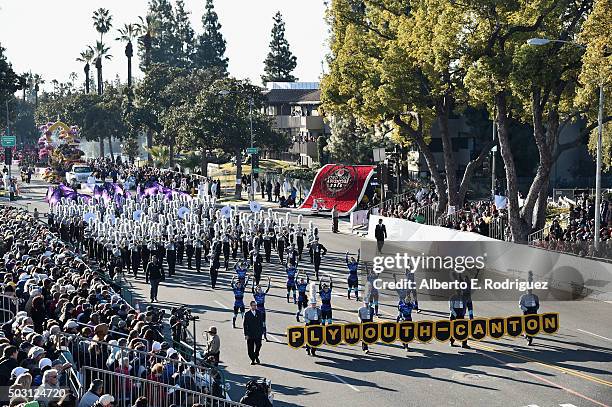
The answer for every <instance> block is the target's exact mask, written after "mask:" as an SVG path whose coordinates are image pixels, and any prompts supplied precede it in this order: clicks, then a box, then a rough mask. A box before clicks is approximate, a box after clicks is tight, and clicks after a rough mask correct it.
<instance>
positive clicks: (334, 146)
mask: <svg viewBox="0 0 612 407" xmlns="http://www.w3.org/2000/svg"><path fill="white" fill-rule="evenodd" d="M330 128H331V136H330V137H329V139H328V140H327V146H326V147H325V151H326V152H328V153H329V154H330V155H331V156H332V157H333V162H338V163H346V164H355V163H370V162H372V159H373V157H372V149H373V148H376V147H386V146H388V147H390V146H391V144H392V143H390V142H389V140H388V139H387V138H386V135H387V133H388V132H389V131H390V129H389V128H388V127H385V126H365V125H363V124H362V123H359V122H358V120H357V119H355V118H354V117H350V116H349V117H334V118H332V119H331V120H330ZM347 140H351V142H350V143H347Z"/></svg>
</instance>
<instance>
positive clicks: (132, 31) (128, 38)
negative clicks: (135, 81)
mask: <svg viewBox="0 0 612 407" xmlns="http://www.w3.org/2000/svg"><path fill="white" fill-rule="evenodd" d="M140 30H141V28H140V25H139V24H125V25H124V26H123V28H120V29H119V30H117V31H118V32H119V37H117V38H116V40H117V41H121V42H125V56H126V57H127V60H128V72H127V83H128V87H129V88H131V87H132V57H133V56H134V47H133V46H132V41H133V40H134V39H135V38H137V37H138V35H140Z"/></svg>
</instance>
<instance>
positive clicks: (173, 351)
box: [166, 348, 178, 357]
mask: <svg viewBox="0 0 612 407" xmlns="http://www.w3.org/2000/svg"><path fill="white" fill-rule="evenodd" d="M176 354H178V352H177V351H176V349H174V348H168V350H167V351H166V356H168V357H171V356H172V355H176Z"/></svg>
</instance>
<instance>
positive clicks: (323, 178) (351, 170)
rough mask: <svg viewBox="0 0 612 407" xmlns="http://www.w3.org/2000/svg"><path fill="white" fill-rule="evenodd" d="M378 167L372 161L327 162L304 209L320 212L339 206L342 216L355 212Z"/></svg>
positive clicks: (302, 207)
mask: <svg viewBox="0 0 612 407" xmlns="http://www.w3.org/2000/svg"><path fill="white" fill-rule="evenodd" d="M375 168H376V167H374V166H372V165H338V164H326V165H324V166H323V167H322V168H321V169H320V170H319V172H318V173H317V175H316V177H315V179H314V181H313V182H312V188H310V193H309V194H308V196H307V197H306V199H305V200H304V203H303V204H302V205H301V206H300V209H301V210H311V211H314V212H319V211H331V210H332V208H334V207H335V208H336V210H338V212H339V215H340V216H342V215H347V214H349V213H351V212H352V211H353V210H354V209H355V208H356V207H357V205H358V204H359V202H360V201H361V198H363V194H364V193H365V190H366V187H367V186H368V182H369V181H370V178H371V177H372V175H373V174H374V169H375Z"/></svg>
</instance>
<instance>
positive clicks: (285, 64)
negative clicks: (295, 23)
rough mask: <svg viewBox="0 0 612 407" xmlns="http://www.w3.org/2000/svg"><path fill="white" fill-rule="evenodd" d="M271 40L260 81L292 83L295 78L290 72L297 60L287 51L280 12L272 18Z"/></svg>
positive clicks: (287, 43)
mask: <svg viewBox="0 0 612 407" xmlns="http://www.w3.org/2000/svg"><path fill="white" fill-rule="evenodd" d="M273 20H274V25H273V26H272V33H271V35H272V39H271V40H270V52H269V53H268V56H267V57H266V59H265V61H264V64H265V67H264V72H265V74H264V75H262V77H261V80H262V81H263V83H264V84H265V83H267V82H294V81H296V80H297V78H296V77H295V76H293V75H291V72H293V70H294V69H295V67H296V66H297V58H296V57H295V56H294V55H293V54H292V53H291V50H290V49H289V42H288V41H287V39H286V38H285V22H284V21H283V16H282V14H281V13H280V11H277V12H276V15H275V16H274V18H273Z"/></svg>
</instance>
